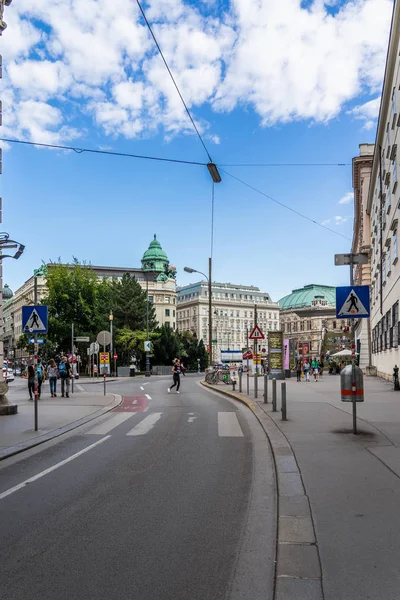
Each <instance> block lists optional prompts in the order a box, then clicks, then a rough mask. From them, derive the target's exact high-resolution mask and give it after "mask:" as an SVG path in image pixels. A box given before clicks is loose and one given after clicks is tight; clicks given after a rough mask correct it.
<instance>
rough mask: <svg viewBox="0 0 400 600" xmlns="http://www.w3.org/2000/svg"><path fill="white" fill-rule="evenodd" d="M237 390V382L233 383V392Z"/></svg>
mask: <svg viewBox="0 0 400 600" xmlns="http://www.w3.org/2000/svg"><path fill="white" fill-rule="evenodd" d="M235 390H236V381H232V391H233V392H234V391H235Z"/></svg>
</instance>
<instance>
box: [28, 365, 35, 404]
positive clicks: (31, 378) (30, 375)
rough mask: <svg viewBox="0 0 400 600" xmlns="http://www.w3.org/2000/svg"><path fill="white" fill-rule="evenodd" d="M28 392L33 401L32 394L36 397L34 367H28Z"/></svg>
mask: <svg viewBox="0 0 400 600" xmlns="http://www.w3.org/2000/svg"><path fill="white" fill-rule="evenodd" d="M28 392H29V400H33V398H32V394H33V395H35V369H34V368H33V366H32V365H29V367H28Z"/></svg>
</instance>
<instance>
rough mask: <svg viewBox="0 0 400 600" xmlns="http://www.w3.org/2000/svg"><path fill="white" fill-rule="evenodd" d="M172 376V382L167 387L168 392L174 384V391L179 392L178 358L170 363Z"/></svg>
mask: <svg viewBox="0 0 400 600" xmlns="http://www.w3.org/2000/svg"><path fill="white" fill-rule="evenodd" d="M172 377H173V379H174V384H173V385H171V387H169V388H168V394H169V393H170V392H171V390H172V388H174V387H175V386H176V393H177V394H179V388H180V386H181V366H180V361H179V359H176V360H175V362H174V364H173V365H172Z"/></svg>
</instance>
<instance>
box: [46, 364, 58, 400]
mask: <svg viewBox="0 0 400 600" xmlns="http://www.w3.org/2000/svg"><path fill="white" fill-rule="evenodd" d="M47 372H48V377H49V383H50V394H51V397H52V398H57V394H56V392H57V374H58V369H57V365H56V361H55V360H54V358H52V359H51V361H50V362H49V368H48V371H47Z"/></svg>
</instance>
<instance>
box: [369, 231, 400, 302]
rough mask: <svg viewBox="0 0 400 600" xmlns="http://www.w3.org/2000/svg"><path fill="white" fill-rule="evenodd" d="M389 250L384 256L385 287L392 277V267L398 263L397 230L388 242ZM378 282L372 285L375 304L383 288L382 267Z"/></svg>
mask: <svg viewBox="0 0 400 600" xmlns="http://www.w3.org/2000/svg"><path fill="white" fill-rule="evenodd" d="M386 244H387V249H386V254H384V255H383V256H382V283H383V285H384V284H385V283H386V280H387V278H388V277H390V275H391V272H392V265H395V264H396V263H397V261H398V258H399V255H398V247H397V230H396V231H394V232H393V235H392V239H391V240H390V239H388V240H386ZM377 274H378V277H377V281H376V283H373V284H372V290H371V296H372V301H373V302H375V301H376V300H377V299H378V297H379V294H380V288H381V280H380V277H381V273H380V265H378V268H377Z"/></svg>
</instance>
